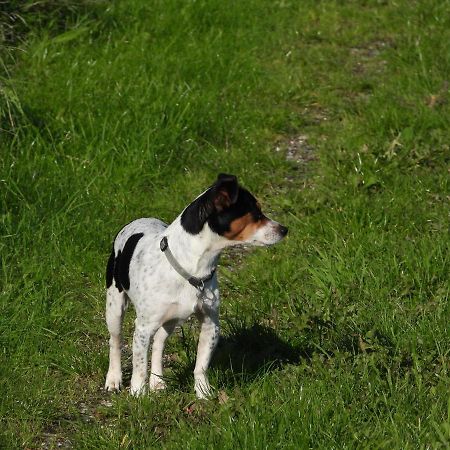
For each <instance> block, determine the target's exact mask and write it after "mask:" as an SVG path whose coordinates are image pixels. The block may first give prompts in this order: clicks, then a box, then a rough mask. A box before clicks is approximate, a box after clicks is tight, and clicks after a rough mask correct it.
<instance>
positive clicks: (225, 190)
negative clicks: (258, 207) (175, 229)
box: [181, 173, 256, 234]
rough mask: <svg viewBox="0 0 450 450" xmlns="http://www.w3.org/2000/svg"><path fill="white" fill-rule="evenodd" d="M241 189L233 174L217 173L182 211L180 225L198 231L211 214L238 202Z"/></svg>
mask: <svg viewBox="0 0 450 450" xmlns="http://www.w3.org/2000/svg"><path fill="white" fill-rule="evenodd" d="M241 191H244V189H242V188H240V187H239V185H238V182H237V178H236V177H235V176H234V175H227V174H224V173H221V174H219V176H218V177H217V181H216V182H215V183H214V184H213V185H212V186H211V187H210V188H209V189H208V190H207V191H206V192H204V193H203V194H202V195H201V196H200V197H198V198H197V199H195V200H194V201H193V202H192V203H191V204H190V205H189V206H188V207H187V208H186V209H185V210H184V211H183V213H182V214H181V226H182V227H183V228H184V229H185V230H186V231H187V232H188V233H190V234H198V233H200V231H202V229H203V227H204V226H205V223H206V222H207V221H208V223H209V218H210V217H211V216H212V215H213V214H220V213H221V212H223V211H225V210H227V209H228V208H230V206H233V205H234V204H235V203H236V202H238V198H239V193H240V192H241ZM245 192H247V191H245ZM255 204H256V200H255Z"/></svg>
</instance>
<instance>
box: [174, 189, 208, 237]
mask: <svg viewBox="0 0 450 450" xmlns="http://www.w3.org/2000/svg"><path fill="white" fill-rule="evenodd" d="M211 197H212V195H211V192H210V189H208V190H207V191H206V192H205V193H204V194H202V195H201V196H200V197H198V198H196V199H195V200H194V201H193V202H192V203H191V204H190V205H189V206H188V207H187V208H186V209H185V210H184V211H183V213H182V214H181V226H182V227H183V228H184V229H185V230H186V231H187V232H188V233H190V234H198V233H200V231H202V229H203V227H204V225H205V223H206V220H207V219H208V217H209V215H210V214H211V213H212V212H213V211H214V203H213V200H212V198H211Z"/></svg>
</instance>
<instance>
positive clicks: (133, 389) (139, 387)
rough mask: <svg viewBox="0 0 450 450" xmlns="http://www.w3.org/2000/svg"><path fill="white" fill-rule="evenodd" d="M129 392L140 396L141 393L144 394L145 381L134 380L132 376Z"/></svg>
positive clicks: (134, 395)
mask: <svg viewBox="0 0 450 450" xmlns="http://www.w3.org/2000/svg"><path fill="white" fill-rule="evenodd" d="M130 394H131V395H132V396H133V397H140V396H141V395H143V394H145V382H134V381H133V378H132V379H131V385H130Z"/></svg>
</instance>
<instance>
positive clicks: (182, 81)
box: [0, 0, 450, 449]
mask: <svg viewBox="0 0 450 450" xmlns="http://www.w3.org/2000/svg"><path fill="white" fill-rule="evenodd" d="M14 5H15V3H14V4H13V5H12V6H14ZM58 5H59V6H58V8H56V7H55V4H53V3H52V2H51V1H50V0H49V1H46V2H38V3H35V4H34V7H31V8H22V9H19V13H20V15H21V17H22V19H23V22H22V23H23V24H25V25H21V27H20V29H19V30H18V35H17V37H16V39H15V38H14V34H12V35H11V33H9V34H8V35H7V38H8V46H7V47H4V49H5V48H6V51H2V52H1V53H0V57H1V58H2V65H1V67H2V69H1V70H2V73H0V80H1V83H0V101H1V104H0V128H1V131H0V133H1V135H0V155H1V157H0V219H1V221H0V224H1V225H0V227H1V241H0V255H1V266H0V269H1V275H0V295H1V297H0V308H1V310H0V350H1V352H0V382H1V385H2V395H1V400H0V417H1V420H2V426H1V433H0V447H2V448H3V447H4V448H8V449H9V448H43V447H47V448H58V447H59V446H63V447H67V448H70V447H71V448H76V449H80V448H87V449H88V448H91V449H94V448H95V449H99V448H105V449H110V448H130V449H138V448H152V447H164V448H224V449H227V448H233V449H234V448H258V449H259V448H292V449H297V448H312V447H314V448H339V449H341V448H385V449H392V448H398V449H405V448H448V447H449V446H450V374H449V371H450V351H449V349H450V327H449V318H450V304H449V301H448V297H449V290H450V286H449V275H450V273H449V268H450V256H449V255H450V253H449V215H450V207H449V204H450V201H449V199H450V197H449V196H450V191H449V179H450V176H449V170H450V147H449V140H448V136H449V135H450V119H449V117H450V115H449V113H450V108H449V100H450V97H449V94H450V92H449V87H448V81H449V79H448V76H449V75H448V74H449V73H450V53H449V52H448V42H449V39H450V31H449V30H450V16H449V15H448V10H449V8H450V2H448V1H441V2H438V1H431V0H430V1H424V2H418V1H417V2H416V1H413V2H407V1H399V2H395V3H393V2H384V1H360V2H356V1H349V2H340V1H303V2H295V1H277V2H274V1H268V0H267V1H266V0H259V1H256V0H249V1H246V2H238V1H231V2H223V1H218V0H208V1H206V0H197V1H171V2H163V1H157V0H153V1H144V0H128V1H127V2H115V1H113V2H73V3H71V2H63V3H59V4H58ZM9 14H11V11H9ZM2 17H6V16H2ZM8 30H10V28H8ZM3 35H4V36H6V35H5V33H3ZM298 136H307V143H308V146H309V148H310V149H312V150H309V152H308V155H309V157H308V158H305V157H304V158H303V162H300V163H296V162H295V161H292V160H287V159H286V157H285V156H286V152H289V151H292V145H291V144H289V142H290V141H291V140H294V141H295V140H298ZM288 147H289V148H288ZM277 149H278V150H277ZM305 152H306V150H305V148H304V147H303V148H300V150H299V151H298V153H299V155H300V156H302V155H303V156H305V155H304V154H305ZM311 155H313V158H311ZM305 160H308V161H305ZM218 172H229V173H235V174H236V175H238V177H239V179H240V180H241V182H242V183H243V184H244V185H245V186H246V187H248V188H250V189H251V190H252V191H253V192H255V193H256V195H257V196H258V197H259V198H260V199H261V201H262V203H263V205H265V209H266V210H269V211H270V212H271V215H272V216H273V217H275V218H277V219H278V220H280V221H281V222H283V223H284V224H286V225H287V226H289V228H290V234H289V237H288V238H287V240H286V241H285V242H283V243H282V244H280V245H278V246H276V247H274V248H270V249H258V250H254V251H252V252H248V253H245V255H243V256H242V255H238V256H236V255H235V254H234V253H230V254H227V255H225V256H224V257H223V258H222V264H221V267H220V270H219V280H220V283H221V291H222V296H223V306H222V324H223V332H222V334H223V340H222V343H221V345H220V347H219V349H218V351H217V354H216V356H215V359H214V362H213V365H212V368H211V370H210V379H211V381H212V384H213V385H214V386H215V387H216V389H217V392H218V399H215V400H211V401H208V402H206V401H196V400H195V396H194V393H193V388H192V385H193V377H192V367H193V363H194V359H195V346H196V338H197V329H196V326H195V323H193V322H192V323H191V322H189V323H188V324H186V325H185V326H184V327H183V333H181V332H179V333H177V334H178V335H177V336H174V337H173V338H172V339H171V340H170V341H169V343H168V348H167V354H169V355H170V358H169V360H168V361H167V364H166V365H167V377H168V381H169V389H168V391H167V392H164V393H161V394H158V395H149V396H147V397H145V398H141V399H134V398H131V397H130V396H129V395H128V394H127V392H126V391H124V392H122V393H120V394H118V395H114V394H108V393H105V392H103V390H102V386H103V383H104V377H105V374H106V369H107V339H108V336H107V330H106V326H105V324H104V318H103V307H104V267H105V264H106V260H107V256H108V252H109V249H110V245H111V241H112V238H113V236H114V235H115V233H116V231H117V230H118V229H119V228H120V227H121V226H122V225H123V224H125V223H127V222H129V221H130V220H132V219H133V218H137V217H144V216H154V217H160V218H162V219H163V220H166V221H171V220H172V219H173V218H174V217H175V216H176V215H177V214H178V213H179V212H180V211H181V210H182V208H183V207H184V206H185V205H186V204H187V203H188V202H189V201H190V200H192V199H193V198H194V197H195V196H196V195H198V193H200V192H201V191H202V190H203V189H204V188H205V187H206V186H208V184H209V183H211V182H212V181H213V180H214V179H215V177H216V176H217V173H218ZM132 319H133V318H132V312H131V313H129V314H128V317H127V321H126V326H125V329H126V332H125V342H126V343H127V344H128V347H126V348H125V351H124V365H125V380H126V382H127V381H128V382H129V378H130V370H131V362H130V348H129V346H130V345H131V333H132V321H133V320H132Z"/></svg>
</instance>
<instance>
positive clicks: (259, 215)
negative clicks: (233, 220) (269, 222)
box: [255, 211, 264, 222]
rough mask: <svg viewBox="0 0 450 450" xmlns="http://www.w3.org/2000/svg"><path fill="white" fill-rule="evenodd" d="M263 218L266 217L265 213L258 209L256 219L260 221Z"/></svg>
mask: <svg viewBox="0 0 450 450" xmlns="http://www.w3.org/2000/svg"><path fill="white" fill-rule="evenodd" d="M263 219H264V214H263V213H262V212H261V211H258V212H257V213H256V214H255V220H257V221H258V222H259V221H260V220H263Z"/></svg>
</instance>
